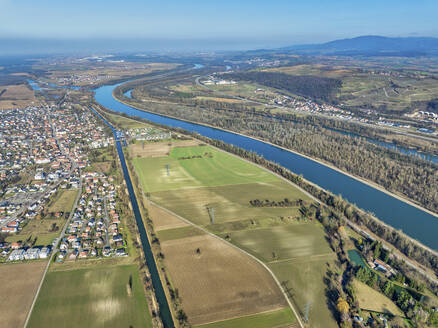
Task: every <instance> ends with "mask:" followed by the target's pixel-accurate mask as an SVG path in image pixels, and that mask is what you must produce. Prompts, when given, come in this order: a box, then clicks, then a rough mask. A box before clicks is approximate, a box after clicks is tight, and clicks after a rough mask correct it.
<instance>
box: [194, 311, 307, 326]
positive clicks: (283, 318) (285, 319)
mask: <svg viewBox="0 0 438 328" xmlns="http://www.w3.org/2000/svg"><path fill="white" fill-rule="evenodd" d="M294 321H295V318H294V315H293V313H292V310H291V309H290V308H284V309H281V310H276V311H269V312H263V313H259V314H254V315H249V316H245V317H240V318H236V319H231V320H227V321H219V322H213V323H209V324H206V325H200V326H196V327H199V328H235V327H239V328H266V327H290V328H291V327H299V326H298V324H291V322H294Z"/></svg>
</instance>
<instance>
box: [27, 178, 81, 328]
mask: <svg viewBox="0 0 438 328" xmlns="http://www.w3.org/2000/svg"><path fill="white" fill-rule="evenodd" d="M81 194H82V179H81V181H80V183H79V188H78V193H77V195H76V199H75V201H74V203H73V207H72V209H71V211H70V215H69V217H68V219H67V221H66V222H65V224H64V227H63V228H62V231H61V234H60V235H59V240H58V243H57V244H56V245H55V246H54V247H53V249H52V255H50V258H49V261H48V262H47V265H46V268H45V270H44V274H43V277H42V278H41V282H40V284H39V286H38V290H37V292H36V293H35V296H34V298H33V301H32V305H31V307H30V309H29V312H28V313H27V317H26V321H25V323H24V328H26V327H27V325H28V323H29V319H30V316H31V314H32V311H33V308H34V307H35V303H36V300H37V298H38V295H39V294H40V291H41V287H42V286H43V282H44V279H45V278H46V274H47V271H48V270H49V266H50V263H52V262H53V257H54V256H55V255H56V253H57V252H58V249H59V248H58V245H59V241H60V240H62V238H64V236H65V231H66V230H67V227H68V224H69V223H70V221H71V219H72V218H73V215H74V212H75V210H76V207H77V206H78V201H79V198H80V196H81Z"/></svg>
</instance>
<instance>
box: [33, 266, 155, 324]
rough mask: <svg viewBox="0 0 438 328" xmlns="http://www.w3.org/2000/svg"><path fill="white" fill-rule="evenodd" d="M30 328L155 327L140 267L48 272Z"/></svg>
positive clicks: (101, 267) (102, 267)
mask: <svg viewBox="0 0 438 328" xmlns="http://www.w3.org/2000/svg"><path fill="white" fill-rule="evenodd" d="M130 276H132V290H130V289H129V279H130ZM29 327H32V328H38V327H60V328H67V327H152V323H151V317H150V315H149V310H148V306H147V303H146V298H145V294H144V290H143V286H142V284H141V282H140V279H139V275H138V269H137V266H136V265H129V266H112V267H104V266H100V267H93V268H88V269H81V270H68V271H56V272H48V273H47V275H46V278H45V280H44V284H43V286H42V289H41V291H40V294H39V296H38V299H37V302H36V304H35V308H34V310H33V312H32V316H31V318H30V321H29Z"/></svg>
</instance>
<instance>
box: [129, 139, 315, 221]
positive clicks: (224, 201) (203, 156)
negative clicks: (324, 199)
mask: <svg viewBox="0 0 438 328" xmlns="http://www.w3.org/2000/svg"><path fill="white" fill-rule="evenodd" d="M183 158H184V159H183ZM187 158H190V159H187ZM133 162H134V167H135V169H136V172H137V173H138V176H139V179H140V181H141V184H142V186H143V189H144V190H145V191H147V192H150V193H151V199H152V200H153V201H155V202H156V203H158V204H160V205H162V206H165V207H166V208H168V209H170V210H172V211H173V212H175V213H177V214H179V215H181V216H183V217H186V218H190V220H192V221H193V222H195V223H197V224H202V225H208V224H209V223H210V215H209V212H208V210H207V207H209V208H214V211H215V223H221V222H227V221H234V220H242V219H247V218H251V219H258V218H267V217H280V216H282V217H296V216H298V215H299V214H298V208H297V207H277V208H275V207H253V206H251V205H250V203H249V202H250V200H254V199H262V200H264V199H267V198H269V199H271V200H275V201H281V200H283V199H285V198H288V199H289V200H296V199H299V198H300V199H303V200H306V201H309V198H308V197H307V196H306V195H304V194H303V193H301V192H300V191H299V190H297V189H295V188H293V187H291V185H290V184H288V183H287V182H285V181H283V180H281V179H280V178H278V177H276V176H275V175H273V174H271V173H269V172H267V171H265V170H263V169H261V168H259V167H257V166H255V165H252V164H250V163H248V162H246V161H243V160H241V159H239V158H237V157H235V156H232V155H229V154H227V153H224V152H221V151H218V150H215V149H214V148H212V147H209V146H196V147H181V148H178V147H174V148H172V150H171V152H170V156H163V157H154V158H151V157H149V158H134V159H133ZM166 165H169V175H168V174H167V168H166ZM248 191H251V192H248Z"/></svg>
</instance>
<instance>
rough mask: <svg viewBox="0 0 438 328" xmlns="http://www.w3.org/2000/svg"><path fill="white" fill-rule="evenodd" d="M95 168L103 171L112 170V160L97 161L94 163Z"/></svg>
mask: <svg viewBox="0 0 438 328" xmlns="http://www.w3.org/2000/svg"><path fill="white" fill-rule="evenodd" d="M93 168H94V169H95V170H96V171H98V172H102V173H108V172H109V171H110V170H111V162H109V161H107V162H96V163H93Z"/></svg>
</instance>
